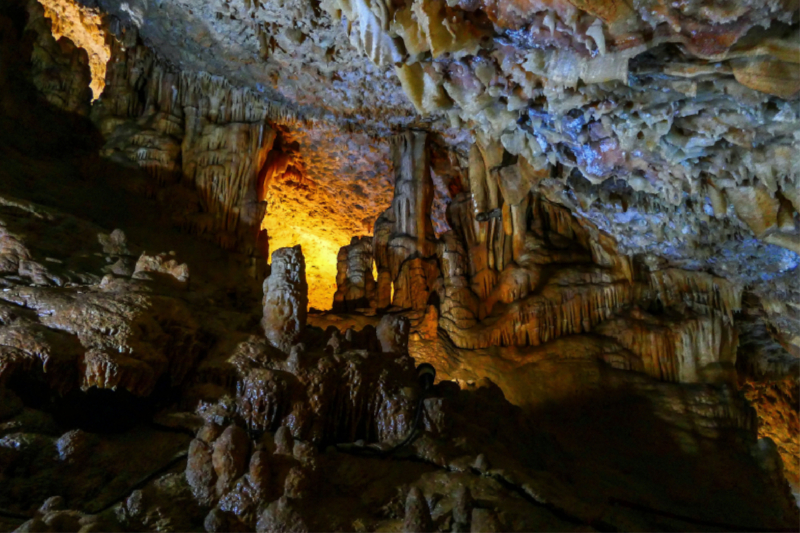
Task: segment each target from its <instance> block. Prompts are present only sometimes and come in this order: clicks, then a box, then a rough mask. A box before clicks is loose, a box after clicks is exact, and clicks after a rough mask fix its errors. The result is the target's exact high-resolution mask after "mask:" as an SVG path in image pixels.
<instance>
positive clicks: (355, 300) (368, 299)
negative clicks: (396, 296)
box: [332, 237, 375, 313]
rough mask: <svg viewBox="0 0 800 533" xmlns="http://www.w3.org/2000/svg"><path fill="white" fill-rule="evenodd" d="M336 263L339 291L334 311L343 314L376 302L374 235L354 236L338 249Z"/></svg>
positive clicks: (334, 303)
mask: <svg viewBox="0 0 800 533" xmlns="http://www.w3.org/2000/svg"><path fill="white" fill-rule="evenodd" d="M336 262H337V267H336V268H337V274H336V293H335V294H334V295H333V307H332V310H333V311H334V312H338V313H344V312H347V311H355V310H356V309H359V308H366V307H370V306H371V305H374V303H375V301H374V300H375V278H374V277H373V275H372V262H373V259H372V238H370V237H353V239H352V240H351V241H350V244H349V245H348V246H343V247H342V248H341V250H339V255H338V257H337V259H336Z"/></svg>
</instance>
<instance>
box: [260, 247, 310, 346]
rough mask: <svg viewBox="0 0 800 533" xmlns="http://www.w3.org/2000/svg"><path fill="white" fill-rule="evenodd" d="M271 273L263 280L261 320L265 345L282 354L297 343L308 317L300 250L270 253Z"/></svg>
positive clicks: (285, 249)
mask: <svg viewBox="0 0 800 533" xmlns="http://www.w3.org/2000/svg"><path fill="white" fill-rule="evenodd" d="M271 267H272V271H271V273H270V275H269V277H267V279H265V280H264V318H263V319H262V320H261V325H262V327H263V328H264V333H265V334H266V336H267V339H268V340H269V342H270V343H271V344H272V345H273V346H275V347H276V348H278V349H279V350H282V351H284V352H286V353H289V351H290V350H291V348H292V346H293V345H294V344H297V343H298V342H299V341H300V338H301V336H302V334H303V330H304V329H305V327H306V316H307V314H308V284H307V283H306V262H305V259H304V258H303V251H302V249H301V248H300V246H299V245H298V246H295V247H294V248H281V249H279V250H275V251H274V252H272V265H271Z"/></svg>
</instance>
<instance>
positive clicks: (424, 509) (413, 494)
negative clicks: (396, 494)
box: [403, 487, 434, 533]
mask: <svg viewBox="0 0 800 533" xmlns="http://www.w3.org/2000/svg"><path fill="white" fill-rule="evenodd" d="M429 531H434V527H433V520H432V519H431V512H430V509H428V502H427V501H426V500H425V496H424V495H423V494H422V491H421V490H420V489H419V488H417V487H411V490H409V491H408V496H407V497H406V508H405V518H404V519H403V532H404V533H425V532H429Z"/></svg>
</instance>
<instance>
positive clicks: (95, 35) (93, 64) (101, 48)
mask: <svg viewBox="0 0 800 533" xmlns="http://www.w3.org/2000/svg"><path fill="white" fill-rule="evenodd" d="M38 1H39V3H40V4H42V7H44V16H45V17H47V18H49V19H50V21H51V22H52V26H51V29H52V32H53V37H55V38H56V39H60V38H61V37H66V38H67V39H69V40H70V41H72V42H73V43H74V44H75V46H78V47H80V48H83V49H84V50H86V53H87V54H88V55H89V69H90V70H91V72H92V82H91V84H90V85H89V86H90V87H91V89H92V100H97V99H98V98H100V94H101V93H102V92H103V89H104V88H105V86H106V64H108V60H109V58H110V57H111V47H110V46H108V44H106V31H105V28H104V26H103V18H102V17H101V16H100V13H99V12H98V11H96V10H94V9H90V8H87V7H83V6H82V5H80V4H78V3H77V2H75V1H74V0H38Z"/></svg>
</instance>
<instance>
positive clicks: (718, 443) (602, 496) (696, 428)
mask: <svg viewBox="0 0 800 533" xmlns="http://www.w3.org/2000/svg"><path fill="white" fill-rule="evenodd" d="M554 367H557V368H554ZM556 370H557V372H558V374H559V376H560V377H559V378H558V379H559V380H561V381H565V382H569V383H571V384H573V385H574V384H575V383H579V382H583V383H584V385H585V386H584V388H583V389H581V390H574V389H573V390H572V391H570V393H569V394H568V395H562V396H560V397H559V398H556V399H552V400H546V399H544V400H543V401H542V402H541V403H539V404H537V405H532V406H527V407H525V408H524V409H523V412H524V417H525V418H526V419H527V420H528V421H529V422H530V423H531V424H533V425H534V426H535V427H536V430H537V431H541V432H544V433H545V434H547V435H548V436H549V437H550V438H552V439H553V441H554V442H555V443H556V444H557V445H558V449H559V454H563V457H564V460H563V461H561V462H560V464H559V465H558V466H555V467H554V468H557V469H563V472H562V475H563V476H564V478H565V479H569V481H570V483H571V485H572V488H573V490H574V491H575V492H574V493H575V495H576V496H577V497H578V498H580V499H581V500H584V501H588V502H595V503H597V504H598V505H602V506H603V507H604V508H605V509H606V513H610V515H612V516H613V515H615V514H616V515H620V514H621V515H624V516H630V517H634V518H635V519H634V520H633V521H632V522H631V524H630V527H626V528H625V529H630V530H651V531H768V530H775V531H796V529H797V513H796V511H797V510H796V509H795V508H793V507H792V506H791V501H790V500H789V499H788V498H787V490H788V488H787V486H786V483H785V480H784V479H783V476H782V474H781V472H780V471H775V470H770V468H769V466H768V464H766V463H765V461H763V460H760V459H759V445H758V442H757V440H756V430H755V423H756V422H755V415H754V413H753V412H752V408H750V406H749V405H747V403H746V402H745V401H744V399H743V398H742V397H741V396H740V394H739V393H738V391H736V390H734V389H732V388H730V387H729V386H727V385H705V384H681V385H678V384H672V383H664V382H657V381H655V380H652V379H650V378H648V377H646V376H643V375H639V374H635V373H633V372H626V371H620V370H615V369H611V368H608V367H605V366H604V365H602V364H600V363H597V364H594V363H580V364H563V363H561V364H550V365H548V364H546V363H545V364H539V365H536V368H526V369H525V376H524V378H525V380H526V381H528V382H529V383H531V384H535V383H536V382H537V381H539V380H548V379H549V376H553V375H554V372H555V371H556ZM565 374H566V375H570V374H571V376H569V377H565ZM588 377H591V378H592V379H591V380H589V379H587V378H588ZM517 378H520V376H517ZM570 378H571V379H570ZM530 453H533V454H535V453H537V450H531V451H530ZM778 464H780V463H778ZM615 523H616V521H615Z"/></svg>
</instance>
